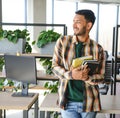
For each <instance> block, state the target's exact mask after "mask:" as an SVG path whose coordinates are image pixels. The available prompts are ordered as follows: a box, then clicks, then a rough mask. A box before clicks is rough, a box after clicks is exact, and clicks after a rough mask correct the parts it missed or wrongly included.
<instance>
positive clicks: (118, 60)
mask: <svg viewBox="0 0 120 118" xmlns="http://www.w3.org/2000/svg"><path fill="white" fill-rule="evenodd" d="M119 30H120V25H116V27H114V28H113V46H112V76H111V78H112V80H113V83H112V86H111V94H113V95H116V84H117V82H120V76H119V75H118V69H119V68H120V56H119V55H118V54H119V53H118V52H119V51H118V42H119V40H118V39H119Z"/></svg>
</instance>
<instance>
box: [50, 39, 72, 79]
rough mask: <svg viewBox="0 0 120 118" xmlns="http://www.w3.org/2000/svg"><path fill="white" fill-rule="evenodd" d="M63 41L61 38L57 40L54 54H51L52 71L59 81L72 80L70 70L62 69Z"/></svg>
mask: <svg viewBox="0 0 120 118" xmlns="http://www.w3.org/2000/svg"><path fill="white" fill-rule="evenodd" d="M63 49H64V47H63V41H62V39H61V38H59V39H58V40H57V42H56V45H55V48H54V54H53V60H52V70H53V73H54V74H55V76H57V77H58V78H59V79H68V80H69V79H72V74H71V71H70V70H66V69H65V68H64V62H63V54H62V53H63V52H64V51H63Z"/></svg>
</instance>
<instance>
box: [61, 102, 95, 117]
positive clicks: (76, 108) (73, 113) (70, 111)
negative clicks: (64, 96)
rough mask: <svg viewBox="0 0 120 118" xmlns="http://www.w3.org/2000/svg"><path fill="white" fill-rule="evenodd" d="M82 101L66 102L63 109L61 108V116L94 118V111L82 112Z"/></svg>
mask: <svg viewBox="0 0 120 118" xmlns="http://www.w3.org/2000/svg"><path fill="white" fill-rule="evenodd" d="M82 109H83V103H81V102H68V103H67V105H66V107H65V110H63V109H61V115H62V118H96V115H97V113H96V112H82Z"/></svg>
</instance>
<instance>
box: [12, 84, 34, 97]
mask: <svg viewBox="0 0 120 118" xmlns="http://www.w3.org/2000/svg"><path fill="white" fill-rule="evenodd" d="M28 88H29V85H28V83H22V91H21V92H14V93H13V94H12V96H13V97H33V96H34V94H35V93H28Z"/></svg>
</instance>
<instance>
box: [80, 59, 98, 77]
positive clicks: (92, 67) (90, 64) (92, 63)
mask: <svg viewBox="0 0 120 118" xmlns="http://www.w3.org/2000/svg"><path fill="white" fill-rule="evenodd" d="M84 64H87V65H88V68H90V71H89V75H93V74H95V73H96V72H97V70H98V67H99V62H98V61H97V60H84V61H83V63H82V65H84Z"/></svg>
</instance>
